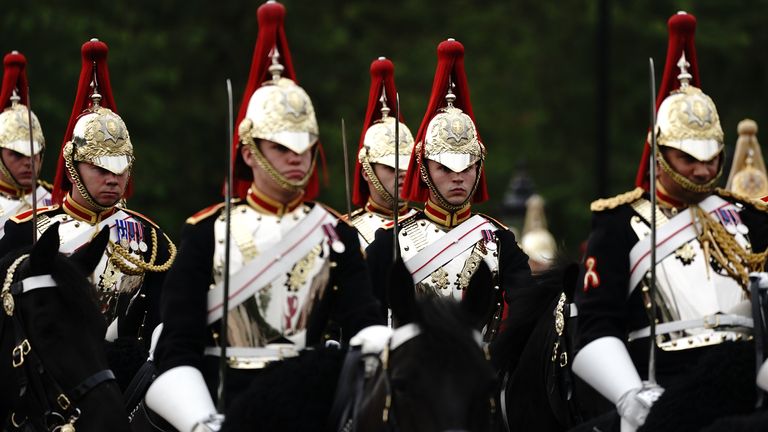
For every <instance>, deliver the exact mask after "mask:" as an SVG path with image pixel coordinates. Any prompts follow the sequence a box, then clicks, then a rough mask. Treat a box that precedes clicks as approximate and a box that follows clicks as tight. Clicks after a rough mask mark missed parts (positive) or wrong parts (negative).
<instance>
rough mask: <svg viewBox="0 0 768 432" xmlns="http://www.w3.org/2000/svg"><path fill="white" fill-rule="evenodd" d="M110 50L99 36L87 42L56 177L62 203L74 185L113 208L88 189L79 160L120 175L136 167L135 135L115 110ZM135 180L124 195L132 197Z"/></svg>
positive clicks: (56, 199) (56, 197) (55, 190)
mask: <svg viewBox="0 0 768 432" xmlns="http://www.w3.org/2000/svg"><path fill="white" fill-rule="evenodd" d="M108 52H109V48H108V47H107V45H106V44H105V43H104V42H101V41H99V40H98V39H91V40H90V41H88V42H86V43H84V44H83V47H82V60H83V62H82V69H81V71H80V80H79V82H78V89H77V93H76V95H75V104H74V107H73V108H72V116H71V117H70V120H69V126H68V127H67V133H66V134H65V138H64V142H63V144H62V148H61V154H60V155H59V163H58V166H57V170H56V178H55V180H54V187H53V200H54V202H55V203H61V202H62V200H63V199H64V196H66V194H67V193H68V192H69V191H71V190H72V187H76V188H77V190H78V191H79V192H80V194H81V195H82V196H83V198H85V200H86V201H88V203H89V204H90V205H91V206H93V208H94V209H97V210H100V211H103V210H106V209H108V208H109V207H104V206H101V205H100V204H98V203H97V202H96V201H95V200H94V199H93V197H91V195H90V193H89V192H88V190H87V189H86V188H85V185H84V184H83V182H82V179H81V178H80V174H79V173H78V170H77V163H78V162H84V163H88V164H91V165H95V166H97V167H99V168H103V169H105V170H107V171H110V172H112V173H114V174H117V175H121V174H123V173H125V172H128V173H130V171H131V169H132V167H133V162H134V156H133V145H132V144H131V138H130V136H129V134H128V129H127V128H126V127H125V122H123V119H122V118H120V116H119V115H117V113H116V112H115V111H116V109H117V108H116V105H115V99H114V96H113V95H112V86H111V83H110V80H109V70H108V68H107V53H108ZM67 174H69V176H67ZM69 178H71V179H72V180H73V182H74V184H73V183H72V182H70V180H69ZM131 182H132V179H130V178H129V183H128V186H127V188H126V192H125V193H124V194H123V197H122V198H128V197H129V196H130V193H131V190H132V183H131Z"/></svg>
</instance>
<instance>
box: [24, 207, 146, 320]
mask: <svg viewBox="0 0 768 432" xmlns="http://www.w3.org/2000/svg"><path fill="white" fill-rule="evenodd" d="M122 216H123V217H121V218H120V219H121V220H122V222H121V224H124V225H121V226H129V225H131V226H132V227H136V226H139V225H141V227H142V229H141V230H140V232H137V230H134V229H131V233H132V234H131V236H128V235H127V233H126V234H123V233H122V232H119V229H120V228H118V225H117V224H115V225H113V226H111V227H110V233H109V239H110V243H109V244H107V247H106V248H105V249H104V254H103V255H102V257H101V260H99V263H98V265H97V266H96V269H95V270H94V272H93V273H92V274H91V275H90V276H89V278H88V279H89V281H90V282H91V283H92V284H93V285H94V286H95V287H96V290H97V292H98V294H99V306H100V310H101V313H102V314H103V315H104V316H105V318H106V320H107V322H108V323H109V322H112V321H113V320H114V319H115V318H116V317H117V313H118V310H119V309H124V308H125V307H127V306H128V305H127V304H125V305H119V304H118V302H122V301H130V298H131V296H132V295H133V294H136V293H137V290H138V288H139V287H140V286H141V284H142V282H143V281H144V271H143V270H142V269H140V268H138V267H136V266H135V265H134V264H133V263H131V262H129V261H127V260H125V259H124V258H122V257H120V256H118V255H117V254H116V253H115V251H114V244H118V245H120V246H122V248H123V249H124V250H125V251H127V252H129V255H130V256H132V257H133V258H135V259H137V260H143V258H142V256H141V254H142V252H143V251H146V250H147V249H148V248H151V247H152V244H151V240H150V239H149V237H150V232H149V229H147V228H145V225H144V224H143V223H142V222H141V221H140V220H138V219H136V218H134V217H133V216H132V215H130V214H128V213H123V214H122ZM56 222H58V223H59V238H60V239H61V244H66V243H67V242H69V241H71V240H73V239H75V238H77V237H78V236H80V235H81V234H84V233H86V232H91V234H92V235H91V237H93V236H96V235H97V234H98V233H99V231H97V230H96V229H95V227H94V225H91V224H89V223H87V222H83V221H80V220H77V219H75V218H73V217H72V216H70V215H68V214H67V213H58V214H53V215H48V214H45V213H43V214H40V215H39V216H38V220H37V230H38V235H40V234H42V233H43V232H44V231H45V230H46V229H48V227H49V226H51V224H53V223H56ZM126 294H127V295H126Z"/></svg>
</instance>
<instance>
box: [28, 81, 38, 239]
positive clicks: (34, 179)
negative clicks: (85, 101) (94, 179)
mask: <svg viewBox="0 0 768 432" xmlns="http://www.w3.org/2000/svg"><path fill="white" fill-rule="evenodd" d="M27 123H28V124H29V154H30V157H29V161H30V165H31V167H32V244H33V245H34V244H35V243H37V164H36V163H35V143H34V140H35V138H34V136H33V134H32V99H31V98H30V95H29V85H27Z"/></svg>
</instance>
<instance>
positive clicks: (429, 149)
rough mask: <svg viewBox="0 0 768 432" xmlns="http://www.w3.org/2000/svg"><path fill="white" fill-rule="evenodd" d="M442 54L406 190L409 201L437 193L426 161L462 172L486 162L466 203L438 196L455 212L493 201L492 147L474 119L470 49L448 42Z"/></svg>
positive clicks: (439, 46) (407, 178) (482, 165)
mask: <svg viewBox="0 0 768 432" xmlns="http://www.w3.org/2000/svg"><path fill="white" fill-rule="evenodd" d="M437 56H438V63H437V70H436V71H435V78H434V81H433V84H432V95H431V96H430V101H429V104H428V106H427V113H426V115H425V117H424V120H423V121H422V124H421V127H420V128H419V132H418V134H417V138H416V146H415V147H414V151H413V153H412V154H411V164H410V165H409V168H408V174H407V175H406V178H405V184H404V186H403V189H404V191H405V194H406V196H407V198H408V199H410V200H413V201H426V200H427V198H428V197H429V190H436V188H435V186H434V185H433V184H432V180H431V179H430V178H429V174H428V172H427V168H426V165H427V164H426V161H424V159H429V160H433V161H435V162H438V163H440V164H442V165H445V166H446V167H448V168H450V169H451V170H453V171H456V172H460V171H464V170H465V169H467V168H468V167H470V166H472V165H473V164H475V163H477V162H480V164H478V175H477V180H476V183H475V185H474V187H473V189H472V191H471V193H470V195H469V197H468V199H467V201H466V202H465V203H463V204H461V205H458V206H456V205H452V204H450V203H448V202H447V200H446V199H445V198H444V197H442V196H441V195H440V194H439V193H437V194H436V196H437V199H438V200H439V201H440V203H439V204H440V205H441V206H442V207H444V209H446V210H449V211H455V210H458V209H461V208H464V207H466V206H467V205H468V204H469V202H470V201H472V202H483V201H485V200H487V199H488V189H487V186H486V181H485V169H484V164H483V161H484V160H485V154H486V149H485V145H484V144H483V143H482V142H481V139H480V136H479V133H478V131H477V127H476V126H475V121H474V120H473V118H474V115H473V113H472V104H471V102H470V99H469V85H468V83H467V76H466V73H465V71H464V46H463V45H462V44H461V43H459V42H458V41H456V40H454V39H448V40H446V41H443V42H441V43H440V45H438V48H437Z"/></svg>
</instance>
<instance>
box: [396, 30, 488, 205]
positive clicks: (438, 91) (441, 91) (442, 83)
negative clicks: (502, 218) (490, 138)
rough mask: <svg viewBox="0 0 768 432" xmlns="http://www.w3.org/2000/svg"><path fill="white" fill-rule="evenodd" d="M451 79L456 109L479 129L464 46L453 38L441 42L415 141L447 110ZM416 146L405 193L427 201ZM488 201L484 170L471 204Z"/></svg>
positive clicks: (422, 149) (411, 197)
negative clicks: (469, 83) (471, 99)
mask: <svg viewBox="0 0 768 432" xmlns="http://www.w3.org/2000/svg"><path fill="white" fill-rule="evenodd" d="M449 77H450V78H452V81H453V83H454V84H455V88H454V89H453V93H454V94H455V95H456V101H455V102H454V103H453V106H455V107H456V108H459V109H461V110H462V111H464V113H465V114H467V115H468V116H469V118H471V119H472V122H473V123H475V127H477V122H476V121H475V115H474V114H473V113H472V103H471V102H470V99H469V85H468V84H467V75H466V73H465V72H464V45H462V44H461V43H459V42H458V41H455V40H453V39H448V40H446V41H444V42H441V43H440V45H438V46H437V70H436V71H435V80H434V81H433V82H432V95H431V96H430V98H429V105H427V112H426V114H424V120H422V121H421V126H420V127H419V132H418V133H417V134H416V139H415V141H414V142H416V143H417V144H418V143H421V142H423V141H424V137H425V135H426V134H427V126H428V125H429V122H430V121H431V120H432V118H433V117H435V115H437V113H438V110H439V109H440V108H443V107H445V105H446V102H445V95H446V93H447V91H448V78H449ZM477 139H478V140H480V141H481V142H482V140H481V139H480V132H479V131H478V132H477ZM420 147H421V156H422V161H423V160H424V159H423V156H424V146H423V145H422V146H420ZM417 160H418V158H417V154H416V146H414V151H413V152H412V153H411V161H410V164H409V165H408V174H406V176H405V184H404V185H403V193H404V195H405V197H406V198H407V199H408V200H411V201H419V202H425V201H426V200H427V199H428V198H429V188H428V187H427V185H426V183H424V181H423V180H422V179H421V176H420V175H419V166H418V163H417ZM487 199H488V187H487V185H486V180H485V167H483V169H482V171H481V172H480V181H479V183H478V186H477V190H476V191H475V194H474V196H473V197H472V202H474V203H480V202H483V201H486V200H487Z"/></svg>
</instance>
